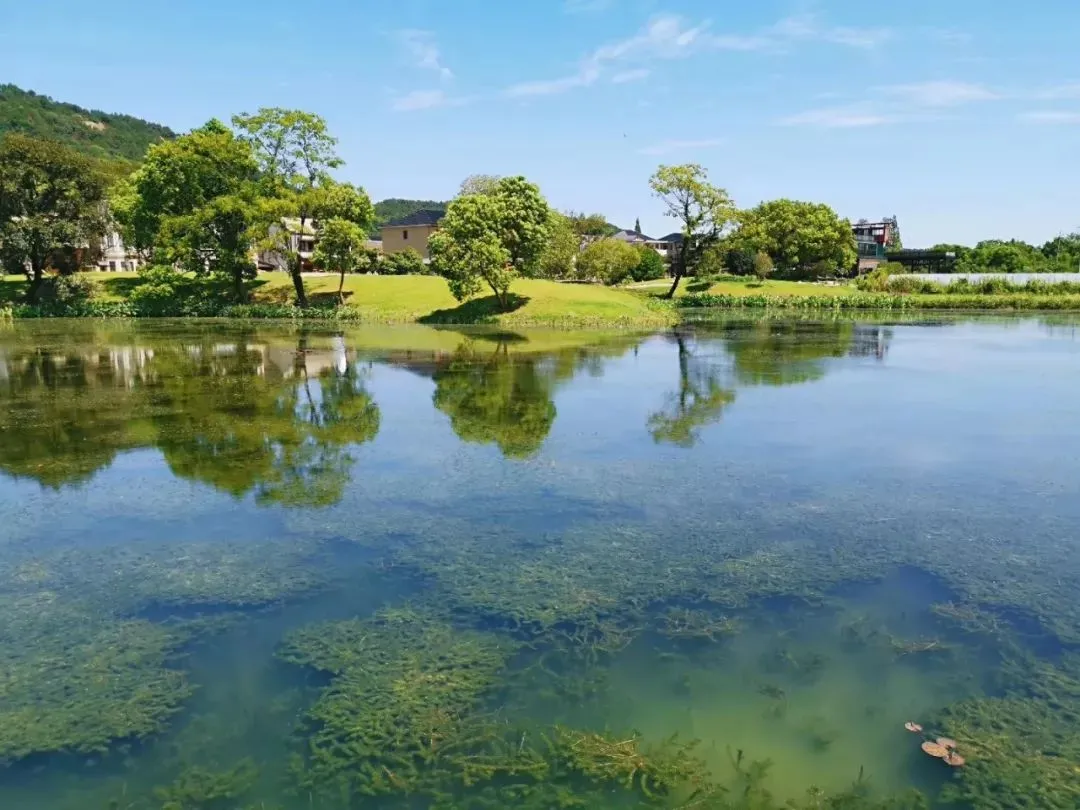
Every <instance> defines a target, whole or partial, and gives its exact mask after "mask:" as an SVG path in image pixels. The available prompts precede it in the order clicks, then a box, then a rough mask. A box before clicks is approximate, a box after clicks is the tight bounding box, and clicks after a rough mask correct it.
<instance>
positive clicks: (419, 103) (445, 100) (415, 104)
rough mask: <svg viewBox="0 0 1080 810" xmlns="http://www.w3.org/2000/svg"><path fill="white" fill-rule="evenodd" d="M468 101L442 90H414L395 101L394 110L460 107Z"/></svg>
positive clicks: (412, 110)
mask: <svg viewBox="0 0 1080 810" xmlns="http://www.w3.org/2000/svg"><path fill="white" fill-rule="evenodd" d="M467 103H468V99H464V98H454V97H452V96H448V95H447V94H446V93H445V92H444V91H442V90H414V91H413V92H411V93H408V94H406V95H404V96H402V97H401V98H399V99H398V100H397V101H395V102H394V110H396V111H397V112H416V111H417V110H432V109H435V108H436V107H460V106H461V105H463V104H467Z"/></svg>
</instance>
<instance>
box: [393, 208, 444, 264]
mask: <svg viewBox="0 0 1080 810" xmlns="http://www.w3.org/2000/svg"><path fill="white" fill-rule="evenodd" d="M442 218H443V212H442V211H437V210H434V209H424V210H421V211H417V212H415V213H413V214H409V216H407V217H403V218H401V219H396V220H394V221H393V222H388V223H386V224H385V225H383V226H382V251H383V253H384V254H386V255H387V256H390V255H392V254H394V253H401V252H402V251H405V250H408V249H409V248H412V249H413V250H415V251H416V252H417V253H419V254H420V256H421V257H423V259H424V260H425V261H426V260H428V259H430V258H431V251H430V250H428V240H429V239H431V235H432V234H433V233H435V231H437V230H438V229H439V222H440V221H441V220H442Z"/></svg>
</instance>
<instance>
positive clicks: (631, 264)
mask: <svg viewBox="0 0 1080 810" xmlns="http://www.w3.org/2000/svg"><path fill="white" fill-rule="evenodd" d="M640 261H641V256H640V254H639V253H638V251H637V249H635V248H634V247H631V246H630V245H628V244H626V242H620V241H619V240H618V239H599V240H597V241H596V242H592V243H591V244H590V245H589V246H588V247H586V248H585V250H583V251H581V255H579V256H578V259H577V272H578V275H579V277H580V278H581V279H582V280H583V281H601V282H603V283H604V284H619V283H620V282H623V281H625V280H626V279H627V278H629V277H630V273H631V272H632V271H633V270H634V268H635V267H637V265H638V263H639V262H640Z"/></svg>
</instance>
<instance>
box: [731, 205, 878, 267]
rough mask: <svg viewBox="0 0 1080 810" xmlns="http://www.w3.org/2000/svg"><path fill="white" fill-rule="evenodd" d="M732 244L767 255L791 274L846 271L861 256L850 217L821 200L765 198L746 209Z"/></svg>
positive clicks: (737, 247)
mask: <svg viewBox="0 0 1080 810" xmlns="http://www.w3.org/2000/svg"><path fill="white" fill-rule="evenodd" d="M731 246H732V247H733V248H735V249H740V250H747V251H750V252H752V253H754V254H757V253H765V254H767V255H768V256H769V258H770V259H772V261H773V264H774V265H775V266H776V269H777V270H778V271H779V273H781V274H782V275H785V276H787V277H789V278H815V277H820V276H824V275H831V274H836V273H843V272H847V271H848V270H850V269H851V268H852V267H854V266H855V262H856V261H857V253H856V251H855V237H854V235H853V234H852V231H851V222H850V221H848V220H846V219H842V218H840V217H839V216H837V214H836V212H835V211H833V210H832V209H831V208H830V207H829V206H827V205H824V204H822V203H808V202H799V201H796V200H771V201H769V202H764V203H761V205H759V206H757V207H756V208H753V209H751V210H749V211H746V212H745V213H744V214H743V216H742V220H741V223H740V225H739V229H738V230H737V231H736V232H735V234H733V236H732V239H731Z"/></svg>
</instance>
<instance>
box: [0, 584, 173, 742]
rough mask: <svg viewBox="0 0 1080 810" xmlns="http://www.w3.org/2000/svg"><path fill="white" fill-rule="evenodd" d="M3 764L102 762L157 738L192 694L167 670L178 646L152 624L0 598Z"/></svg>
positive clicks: (43, 603)
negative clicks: (59, 759) (113, 750)
mask: <svg viewBox="0 0 1080 810" xmlns="http://www.w3.org/2000/svg"><path fill="white" fill-rule="evenodd" d="M0 612H2V613H3V614H4V616H5V619H6V621H7V628H8V629H7V631H6V632H0V764H3V763H10V762H14V761H16V760H20V759H23V758H25V757H28V756H30V755H32V754H44V753H55V752H66V753H77V754H91V753H99V754H100V753H105V752H106V751H107V750H108V749H109V746H110V744H111V743H112V742H114V741H115V740H119V739H128V738H142V737H146V736H149V735H152V734H155V733H157V732H160V731H161V730H162V729H163V728H164V727H165V726H166V724H167V723H168V721H169V720H170V718H172V716H173V715H174V714H176V712H178V711H179V710H180V707H181V705H182V703H183V702H184V700H186V699H187V698H188V697H189V696H190V695H191V693H192V691H193V689H192V686H191V685H190V684H189V683H188V682H187V678H186V676H185V675H184V673H183V672H181V671H179V670H178V669H175V668H173V667H172V666H170V661H171V656H172V654H173V651H174V650H175V648H176V646H177V645H178V643H180V639H179V638H178V636H177V634H176V633H175V632H173V631H171V630H169V629H168V628H164V627H160V626H157V625H154V624H151V623H150V622H145V621H100V620H96V619H95V618H94V617H90V616H87V615H86V614H85V613H83V612H81V611H78V610H73V609H69V610H59V609H55V608H51V609H50V605H49V604H48V603H47V602H43V601H42V600H36V599H27V598H23V599H0Z"/></svg>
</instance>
